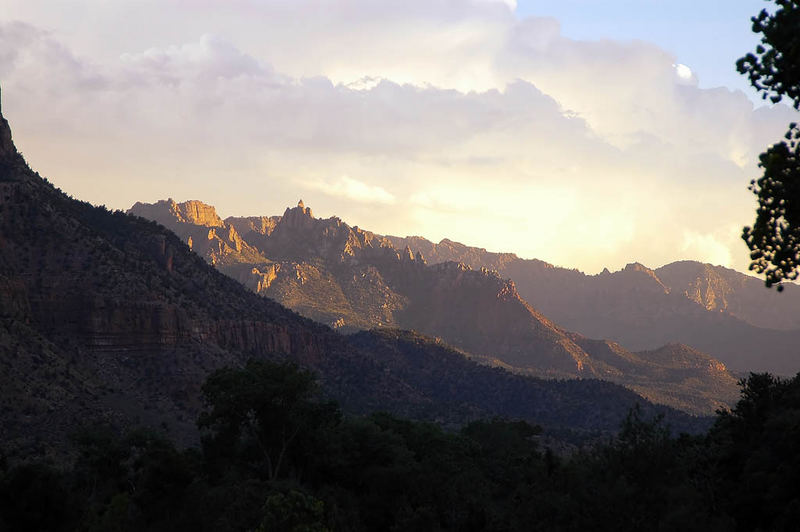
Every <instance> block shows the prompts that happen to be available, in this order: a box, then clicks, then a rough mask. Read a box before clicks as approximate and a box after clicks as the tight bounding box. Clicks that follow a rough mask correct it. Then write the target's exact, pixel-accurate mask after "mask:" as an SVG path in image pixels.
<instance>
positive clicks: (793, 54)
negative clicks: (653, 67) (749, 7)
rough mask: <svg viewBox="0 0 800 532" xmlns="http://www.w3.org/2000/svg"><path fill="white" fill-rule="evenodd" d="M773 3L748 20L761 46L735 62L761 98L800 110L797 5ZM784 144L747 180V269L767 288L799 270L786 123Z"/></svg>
mask: <svg viewBox="0 0 800 532" xmlns="http://www.w3.org/2000/svg"><path fill="white" fill-rule="evenodd" d="M770 1H774V3H775V5H776V7H777V9H776V10H775V11H774V12H773V13H769V12H768V11H767V10H766V9H764V10H762V11H761V12H760V13H759V14H758V15H756V16H755V17H753V18H752V21H753V31H754V32H755V33H760V34H761V35H762V37H761V44H759V45H758V46H757V47H756V50H755V54H753V53H749V54H747V55H746V56H744V57H742V58H741V59H739V61H738V62H737V63H736V67H737V70H738V71H739V72H740V73H741V74H744V75H746V76H747V77H748V79H749V80H750V84H751V85H752V86H753V87H754V88H755V89H756V90H758V91H759V92H760V93H761V96H762V98H763V99H767V98H769V99H770V101H772V102H773V103H778V102H780V101H781V100H782V99H783V98H784V97H785V98H787V99H789V100H791V101H792V105H793V107H794V108H795V109H800V2H799V1H798V0H770ZM784 138H785V140H783V141H781V142H779V143H777V144H774V145H773V146H771V147H770V148H769V149H767V151H766V152H764V153H762V154H761V155H760V157H759V160H760V162H759V166H760V167H761V168H763V169H764V174H763V176H762V177H761V178H759V179H758V180H755V179H754V180H753V181H751V182H750V187H749V188H750V190H751V191H752V192H753V193H754V194H755V195H756V196H757V197H758V208H757V209H756V220H755V223H754V224H753V227H745V228H744V230H743V232H742V238H743V239H744V241H745V242H746V243H747V246H748V247H749V248H750V258H751V259H752V262H751V263H750V269H751V270H755V271H756V272H757V273H759V274H764V276H765V281H766V285H767V286H768V287H769V286H772V285H773V284H778V290H779V291H780V290H782V289H783V287H782V286H781V285H780V284H779V283H780V282H781V281H784V280H794V279H797V277H798V267H800V144H799V143H798V140H800V129H798V127H797V124H796V123H791V124H789V130H788V131H787V132H786V135H785V136H784Z"/></svg>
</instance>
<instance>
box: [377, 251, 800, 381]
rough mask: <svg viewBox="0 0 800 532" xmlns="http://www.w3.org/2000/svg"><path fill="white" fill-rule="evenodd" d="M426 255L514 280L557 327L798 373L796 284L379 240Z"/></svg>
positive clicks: (695, 269)
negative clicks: (585, 268) (589, 269)
mask: <svg viewBox="0 0 800 532" xmlns="http://www.w3.org/2000/svg"><path fill="white" fill-rule="evenodd" d="M387 238H388V239H389V240H390V241H392V242H393V243H394V244H395V245H398V246H399V245H409V246H410V247H411V249H413V250H419V251H421V252H423V253H425V256H426V258H427V260H428V262H430V263H437V262H444V261H450V260H458V261H461V262H464V263H466V264H469V265H470V266H472V267H473V268H480V267H486V268H492V269H495V270H497V271H498V273H499V274H500V275H501V276H503V277H509V278H511V279H514V282H515V284H516V286H517V289H518V290H519V293H520V295H521V296H522V297H523V298H524V299H525V300H526V301H529V302H530V303H531V305H533V306H534V307H536V308H537V309H538V310H539V311H541V312H542V313H543V314H545V315H546V316H548V317H550V318H551V319H552V320H554V321H555V322H556V323H559V324H560V325H561V326H563V327H565V328H567V329H569V330H573V331H577V332H580V333H581V334H583V335H585V336H588V337H591V338H608V339H611V340H614V341H616V342H619V343H621V344H622V345H624V346H626V347H627V348H629V349H633V350H646V349H655V348H657V347H659V346H662V345H664V344H668V343H670V342H680V343H683V344H687V345H691V346H693V347H695V348H697V349H699V350H701V351H703V352H705V353H708V354H710V355H711V356H713V357H714V358H716V359H718V360H720V361H722V362H724V363H725V365H726V366H728V367H729V368H730V369H732V370H735V371H738V372H747V371H769V372H772V373H775V374H778V375H794V374H795V373H797V372H798V371H800V286H796V285H792V284H787V285H786V287H785V288H786V289H785V290H784V292H782V293H778V292H776V291H775V290H767V289H766V288H765V287H764V284H763V282H762V281H760V280H759V279H756V278H753V277H750V276H748V275H744V274H742V273H739V272H736V271H734V270H730V269H727V268H723V267H720V266H712V265H710V264H702V263H699V262H694V261H680V262H675V263H672V264H668V265H666V266H662V267H661V268H658V269H656V270H652V269H650V268H647V267H645V266H643V265H641V264H638V263H634V264H629V265H627V266H626V267H625V268H624V269H622V270H620V271H617V272H609V271H608V270H605V271H603V272H602V273H599V274H597V275H586V274H584V273H582V272H580V271H578V270H574V269H567V268H561V267H557V266H553V265H551V264H548V263H546V262H543V261H540V260H536V259H530V260H529V259H520V258H519V257H517V256H516V255H513V254H510V253H492V252H487V251H486V250H485V249H482V248H474V247H469V246H465V245H463V244H459V243H457V242H452V241H450V240H442V242H440V243H439V244H432V243H431V242H429V241H427V240H425V239H422V238H420V237H407V238H399V237H387Z"/></svg>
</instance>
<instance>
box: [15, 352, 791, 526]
mask: <svg viewBox="0 0 800 532" xmlns="http://www.w3.org/2000/svg"><path fill="white" fill-rule="evenodd" d="M741 384H742V398H741V400H740V401H739V403H738V404H737V406H736V407H735V408H734V409H733V410H732V411H730V412H723V413H720V414H719V415H718V417H717V420H716V423H715V425H714V427H713V428H712V430H711V431H710V433H709V434H708V435H707V436H691V437H690V436H686V435H683V436H680V437H677V438H676V437H673V436H672V435H671V432H670V430H669V428H668V427H666V426H665V425H664V423H663V419H662V418H661V417H660V416H655V417H648V416H647V415H646V414H644V413H643V410H641V409H639V408H635V409H633V410H632V411H631V412H630V413H629V415H628V417H627V419H626V421H625V422H624V423H623V424H622V426H621V428H620V432H619V434H618V435H617V437H616V438H614V439H610V440H608V441H605V442H601V443H599V444H597V445H595V446H593V447H589V448H585V449H583V450H581V451H579V452H577V453H574V454H571V455H560V456H559V455H557V454H555V453H553V452H552V451H551V450H549V449H547V448H543V445H542V442H541V441H540V438H541V436H540V432H541V431H540V429H539V428H538V427H535V426H531V425H529V424H527V423H525V422H522V421H513V420H505V419H500V418H494V419H489V420H478V421H474V422H472V423H469V424H467V425H465V426H464V427H462V428H461V430H459V431H458V432H453V431H445V430H443V429H442V428H440V427H439V426H438V425H435V424H432V423H423V422H418V421H411V420H405V419H399V418H396V417H394V416H392V415H389V414H385V413H376V414H373V415H371V416H367V417H352V418H343V417H341V416H340V415H339V414H338V411H337V410H336V409H331V405H330V404H329V403H325V402H324V401H321V400H320V399H319V398H318V397H316V395H315V389H316V383H315V380H314V378H313V375H311V374H309V373H308V372H306V371H304V370H301V369H298V368H297V367H295V366H292V365H289V364H278V363H270V364H264V363H256V362H251V363H250V364H248V365H247V366H246V367H245V368H243V369H223V370H220V371H217V372H216V373H214V374H213V375H212V376H211V377H209V379H208V381H207V383H206V386H205V388H204V392H205V394H206V398H207V400H208V409H207V411H206V412H205V413H204V415H203V417H202V418H201V421H200V423H201V425H203V426H204V427H205V430H206V431H207V439H206V442H205V444H204V446H203V448H202V449H201V450H197V449H186V450H183V451H181V450H178V449H176V448H175V447H174V445H173V444H172V443H170V442H169V441H167V440H164V439H163V438H161V437H159V436H157V435H155V434H153V433H151V432H147V431H134V432H131V433H128V434H126V435H119V434H116V433H114V432H112V431H110V430H106V429H102V428H99V429H98V428H95V429H92V430H88V431H86V432H84V433H83V434H81V435H79V436H78V437H77V438H76V440H75V441H76V445H77V458H76V460H75V462H74V463H73V465H72V466H71V468H69V469H65V470H59V469H56V468H54V467H53V466H51V465H48V464H44V463H38V464H37V463H29V464H16V465H13V466H11V467H9V468H0V528H2V529H3V530H81V531H95V530H98V531H99V530H103V531H105V530H120V531H128V530H130V531H134V530H136V531H139V530H154V531H167V530H169V531H182V530H192V531H204V530H209V531H211V530H213V531H217V530H223V531H226V530H231V531H232V530H242V531H244V530H263V531H266V530H287V531H294V532H327V531H334V530H336V531H339V530H342V531H366V530H415V531H416V530H420V531H427V530H431V531H432V530H464V531H472V530H474V531H478V530H498V531H499V530H502V531H516V530H615V531H616V530H631V531H638V530H704V531H705V530H792V529H794V528H795V527H796V522H797V519H798V518H800V496H798V492H797V489H796V486H797V485H798V483H799V482H800V457H799V456H798V455H797V453H796V450H797V449H798V448H800V375H799V376H798V377H795V378H794V379H791V380H780V379H776V378H774V377H771V376H769V375H751V376H750V378H749V379H747V380H746V381H742V383H741ZM262 387H263V389H261V388H262ZM312 420H316V421H312ZM287 434H294V436H293V438H292V439H291V441H290V442H289V445H287V446H286V447H285V449H284V448H283V447H282V443H283V442H284V441H285V440H284V439H283V438H284V436H285V435H287ZM211 442H213V443H214V445H211V444H210V443H211ZM259 442H260V443H259ZM222 444H229V445H230V451H229V452H227V453H224V452H223V451H222V449H221V448H220V446H222ZM262 445H263V450H262V449H261V446H262ZM284 451H285V452H284ZM275 452H278V453H279V454H280V453H281V452H284V459H283V462H282V464H283V465H282V466H281V467H277V466H276V464H275V462H276V460H275V458H274V456H273V457H271V458H270V460H272V461H273V466H274V467H273V470H272V473H271V474H270V472H269V471H268V469H265V466H266V463H267V455H270V453H272V454H274V453H275ZM300 472H302V473H303V474H302V475H301V474H299V473H300Z"/></svg>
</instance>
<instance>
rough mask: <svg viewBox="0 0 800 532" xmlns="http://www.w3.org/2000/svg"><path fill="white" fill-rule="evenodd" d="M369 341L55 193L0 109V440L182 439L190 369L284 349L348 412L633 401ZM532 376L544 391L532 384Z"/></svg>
mask: <svg viewBox="0 0 800 532" xmlns="http://www.w3.org/2000/svg"><path fill="white" fill-rule="evenodd" d="M0 116H2V115H1V114H0ZM375 342H377V343H376V344H375V345H374V346H371V347H370V348H369V349H367V348H365V347H362V346H361V345H359V344H357V343H355V342H353V341H351V340H350V339H348V338H346V337H343V336H341V335H339V334H337V333H336V332H334V331H331V330H330V329H329V328H328V327H325V326H323V325H319V324H316V323H314V322H312V321H310V320H308V319H305V318H302V317H300V316H298V315H297V314H295V313H294V312H292V311H290V310H287V309H286V308H284V307H282V306H280V305H279V304H277V303H275V302H274V301H271V300H269V299H266V298H262V297H258V296H257V295H255V294H254V293H252V292H250V291H248V290H246V289H245V288H244V287H242V286H241V284H239V283H237V282H235V281H234V280H232V279H230V278H229V277H227V276H225V275H223V274H221V273H219V272H218V271H217V270H215V269H214V268H212V267H211V266H209V265H208V264H207V263H206V262H205V261H204V260H203V259H202V258H200V257H199V256H197V255H196V254H195V253H192V252H191V251H190V249H189V247H188V246H187V245H186V244H185V243H184V242H182V241H181V240H180V239H179V238H178V237H177V236H176V235H175V234H173V233H171V232H169V231H167V230H165V229H164V228H163V227H161V226H160V225H158V224H156V223H154V222H148V221H146V220H144V219H142V218H139V217H134V216H130V215H126V214H124V213H121V212H109V211H107V210H105V209H104V208H98V207H93V206H91V205H89V204H87V203H83V202H80V201H76V200H74V199H71V198H69V197H68V196H66V195H65V194H64V193H62V192H61V191H59V190H57V189H56V188H54V187H53V186H52V185H50V184H49V183H47V182H46V181H45V180H43V179H42V178H40V177H39V176H38V174H36V173H34V172H33V171H31V170H30V169H29V168H28V167H27V165H26V164H25V161H24V160H23V159H22V157H21V156H19V154H18V153H17V151H16V149H15V148H14V146H13V143H12V142H11V133H10V130H9V129H8V125H7V123H6V122H5V120H0V433H2V434H3V438H2V446H3V447H4V450H5V451H6V452H11V453H12V454H18V455H31V454H39V455H41V454H43V453H46V452H56V453H57V454H58V453H63V452H64V449H65V447H64V445H65V441H66V439H67V435H68V434H69V433H70V432H71V431H73V430H75V429H76V428H78V427H80V426H83V425H85V424H87V423H92V422H96V421H104V422H110V423H112V424H114V425H117V426H130V425H135V424H142V425H146V426H150V427H153V428H159V429H160V430H163V431H165V432H167V433H169V434H170V435H171V436H172V437H174V438H176V439H178V440H180V441H183V442H184V443H186V442H192V441H196V439H197V433H196V429H195V427H194V419H195V416H196V415H197V413H198V410H199V408H200V406H201V405H200V396H199V387H200V385H201V383H202V381H203V380H204V379H205V377H206V375H207V374H208V373H209V372H210V371H211V370H213V369H215V368H218V367H220V366H223V365H240V364H242V363H243V362H244V361H245V360H247V359H249V358H252V357H255V358H283V359H290V360H294V361H296V362H298V363H300V364H302V365H304V366H306V367H309V368H311V369H313V370H315V371H317V372H318V373H319V374H320V377H321V383H322V385H323V388H324V390H325V391H326V393H327V394H328V395H330V396H332V397H334V398H336V399H337V400H339V401H340V402H341V403H342V405H343V407H344V408H345V409H346V410H348V411H351V412H368V411H374V410H376V409H385V410H389V411H392V412H396V413H398V414H402V415H408V416H412V417H418V418H426V419H439V420H441V421H444V422H448V423H458V422H462V421H465V420H468V419H472V418H474V417H475V416H494V415H515V414H514V412H518V413H520V417H522V418H524V419H527V420H529V421H531V422H534V423H537V422H542V421H545V420H546V421H553V422H554V423H558V424H559V425H561V426H566V427H570V428H572V429H576V430H607V431H613V430H615V429H616V427H617V425H618V423H619V422H620V421H621V420H622V419H623V418H624V416H625V413H626V412H627V410H628V408H630V406H631V405H632V404H634V402H636V401H639V402H641V399H640V398H639V397H638V396H637V395H635V394H633V393H632V392H630V391H628V390H625V389H623V388H621V387H618V386H613V385H608V386H605V387H604V388H603V392H602V393H603V394H606V395H604V398H603V410H602V411H600V409H599V408H598V407H596V406H595V403H593V402H591V401H588V402H587V401H586V397H587V395H591V394H589V393H588V392H587V390H588V389H587V388H584V385H583V384H582V383H581V382H578V381H576V382H571V383H549V382H548V383H545V382H543V381H540V380H537V379H533V378H521V377H519V376H515V375H512V374H510V373H508V372H504V371H501V370H498V369H494V368H490V367H486V366H479V365H477V364H474V363H471V362H469V361H467V360H465V359H464V357H463V355H461V354H459V353H457V352H455V351H452V350H450V351H447V352H448V353H450V355H449V356H450V357H457V358H458V360H460V361H461V366H460V368H461V370H460V371H459V372H458V373H449V374H450V381H449V382H450V385H449V387H448V388H445V389H443V388H441V387H439V386H438V385H437V383H436V382H435V381H426V380H425V379H423V378H422V376H421V375H417V374H415V373H414V370H413V368H412V370H410V371H411V373H410V374H409V373H408V372H409V364H408V361H407V360H406V359H401V358H399V354H403V356H412V355H413V356H415V357H417V358H419V359H422V360H426V361H427V362H426V367H429V368H433V369H435V370H436V371H439V372H441V373H443V374H446V373H448V372H450V364H451V361H450V360H443V359H442V357H441V356H440V354H441V353H439V352H437V351H436V350H432V349H428V348H427V347H426V346H425V345H423V344H419V343H417V342H416V341H411V340H407V339H403V338H399V339H397V340H396V341H395V343H394V345H395V346H400V347H399V348H398V349H394V348H391V349H390V348H389V347H386V348H385V349H386V350H383V348H381V347H380V345H381V344H382V343H383V340H380V341H379V340H375ZM485 379H491V382H492V383H493V384H492V386H493V387H496V395H495V398H494V399H493V400H491V401H485V400H484V398H483V397H477V396H476V397H472V398H470V396H469V390H471V389H480V387H482V386H486V383H485ZM510 383H513V386H516V387H519V388H520V389H524V390H527V392H525V393H526V394H527V395H525V397H527V399H526V400H527V401H528V403H527V404H515V408H514V410H513V411H512V410H510V409H509V408H508V405H509V404H510V402H511V401H510V399H509V398H508V397H507V396H506V395H505V392H504V390H505V389H506V384H508V385H509V386H510V385H511V384H510ZM587 386H590V387H592V386H595V387H596V385H592V384H588V385H587ZM542 387H545V388H546V389H548V390H556V392H554V393H550V394H543V393H540V392H539V391H537V390H539V389H541V388H542ZM592 389H594V388H592ZM448 390H450V391H448ZM454 390H458V393H455V392H454ZM576 390H578V391H577V392H576ZM595 399H596V398H595ZM539 400H541V401H551V400H552V401H555V402H554V403H552V404H546V403H545V402H537V401H539ZM610 405H613V406H610ZM645 409H646V410H647V411H649V412H650V413H654V412H655V411H657V410H658V411H663V412H666V414H667V417H668V418H669V419H670V420H672V422H673V426H674V427H676V428H678V429H684V430H686V429H689V430H692V429H694V430H696V429H698V428H701V427H702V425H703V424H704V421H702V420H700V421H698V420H696V419H694V418H690V417H688V416H686V415H683V414H681V413H678V412H676V411H674V410H671V409H667V408H661V407H658V408H656V407H654V406H652V404H650V403H645ZM543 412H547V413H548V414H547V416H545V415H544V414H543Z"/></svg>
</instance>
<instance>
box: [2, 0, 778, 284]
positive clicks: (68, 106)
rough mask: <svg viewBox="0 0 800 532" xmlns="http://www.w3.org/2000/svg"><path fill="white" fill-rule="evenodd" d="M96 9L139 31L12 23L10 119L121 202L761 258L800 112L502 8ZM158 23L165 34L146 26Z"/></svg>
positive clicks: (732, 259) (613, 250)
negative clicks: (765, 202)
mask: <svg viewBox="0 0 800 532" xmlns="http://www.w3.org/2000/svg"><path fill="white" fill-rule="evenodd" d="M87 2H88V0H85V1H84V2H83V3H80V2H79V3H78V4H77V5H82V6H84V8H85V9H88V8H89V7H91V8H92V9H93V13H94V16H95V17H96V18H95V19H94V20H93V24H94V25H95V26H96V27H98V28H103V30H102V31H108V32H111V31H112V30H115V31H116V32H117V33H118V34H119V35H118V36H119V38H118V39H107V38H105V37H103V39H102V40H100V39H101V37H102V35H100V36H94V33H92V32H91V31H86V32H81V31H78V29H80V28H81V27H83V26H82V25H83V24H85V22H82V21H81V20H79V19H78V17H75V19H74V21H73V22H63V21H68V13H66V12H64V13H61V15H59V16H60V17H61V18H60V19H58V20H56V19H52V18H50V17H53V16H54V15H52V13H51V12H50V11H47V10H46V9H44V7H40V9H41V11H40V14H41V17H42V20H47V21H49V22H47V23H46V24H47V27H56V28H60V29H55V30H51V31H43V30H41V29H39V28H37V27H36V26H33V25H31V24H29V23H0V75H1V76H2V81H3V96H4V102H3V103H4V105H3V109H4V112H5V113H6V114H7V115H8V117H9V118H10V119H11V123H12V127H14V132H15V139H16V140H17V142H18V144H19V145H20V147H21V149H22V150H23V151H24V153H25V155H26V157H28V159H30V160H31V161H32V163H33V164H34V166H35V167H36V168H37V169H39V170H40V171H41V172H42V174H43V175H46V176H48V178H50V179H51V180H53V181H54V182H56V183H57V184H58V185H59V186H61V187H62V188H63V189H65V190H67V191H68V192H70V193H72V194H74V195H76V196H78V197H81V198H85V199H88V200H91V201H93V202H96V203H104V204H107V205H110V206H113V207H117V208H127V207H129V206H130V204H132V203H133V202H134V201H148V200H150V201H151V200H155V199H159V198H163V197H167V196H172V197H175V198H190V197H191V198H202V199H204V200H206V201H208V202H211V203H215V204H216V205H217V207H218V209H219V211H220V212H223V213H226V214H275V213H280V212H283V209H284V208H285V207H286V205H289V204H291V203H293V202H294V201H295V200H296V198H297V197H298V195H299V194H298V190H297V189H298V188H302V189H303V190H304V192H303V194H302V196H303V198H304V199H305V200H306V203H307V204H309V205H311V206H312V207H313V208H314V210H315V211H317V212H330V213H332V214H336V215H338V216H340V217H342V218H343V219H344V220H345V221H348V222H350V223H352V224H357V225H359V226H362V227H366V228H368V229H372V230H376V231H379V232H381V233H389V234H392V233H406V234H421V235H425V236H428V237H430V238H434V239H438V238H442V237H449V238H454V239H457V240H461V241H463V242H465V243H468V244H473V245H479V246H482V247H486V248H489V249H493V250H503V251H515V252H518V253H519V254H521V255H523V256H526V257H538V258H541V259H544V260H548V261H551V262H555V263H558V264H561V265H565V266H570V267H580V268H583V269H585V270H587V271H599V270H601V269H602V268H603V267H604V266H608V267H609V268H611V269H615V268H619V267H621V266H622V265H624V264H626V263H628V262H632V261H634V260H637V261H640V262H643V263H646V264H649V265H659V264H663V263H665V262H669V261H671V260H675V259H676V258H701V259H702V260H708V261H712V260H713V261H722V260H726V261H728V262H729V263H730V265H731V266H734V267H737V268H739V269H743V268H745V267H746V262H747V254H746V250H744V248H742V246H741V243H740V242H738V236H737V235H734V237H730V238H729V236H728V233H727V232H726V231H727V228H730V227H741V226H742V225H745V224H747V223H751V218H752V215H753V212H754V211H753V209H754V205H755V204H754V202H753V199H752V197H751V195H750V194H749V192H748V191H747V190H746V185H747V182H748V181H749V179H751V178H752V177H754V176H755V175H756V172H757V168H756V166H755V161H756V156H757V154H758V153H759V152H760V151H762V150H763V149H764V147H765V146H766V145H768V144H769V143H770V142H772V141H774V140H776V139H778V138H780V136H781V135H782V133H783V130H784V128H785V126H786V124H787V123H788V122H789V121H791V116H792V111H791V110H790V109H789V108H787V107H785V106H776V107H774V108H760V109H755V110H754V108H753V105H752V103H751V102H750V101H749V100H748V98H747V97H746V96H745V95H744V94H742V93H736V92H732V91H728V90H726V89H713V90H706V89H700V88H699V87H698V85H697V84H696V83H695V82H693V81H692V80H690V79H684V78H682V77H681V76H680V75H679V74H680V73H679V72H678V68H677V61H676V59H675V58H674V57H673V56H672V55H671V54H670V53H668V52H667V51H664V50H661V49H659V48H657V47H655V46H653V45H650V44H648V43H644V42H638V41H632V42H614V41H578V40H573V39H568V38H566V37H564V36H563V35H562V34H561V30H560V27H559V24H558V22H557V21H555V20H553V19H548V18H526V19H522V20H520V19H517V18H516V17H515V16H514V15H513V13H512V12H511V10H510V9H509V7H511V6H510V5H505V3H503V2H500V1H497V2H489V1H479V0H463V1H455V0H425V1H422V0H404V1H400V0H397V1H394V0H392V1H387V2H367V1H366V0H348V1H347V2H340V3H336V7H337V8H336V9H332V8H331V6H332V5H334V4H333V3H331V2H324V1H321V0H320V1H311V0H296V1H295V2H290V3H287V2H269V1H253V0H236V1H234V2H228V3H220V2H212V1H207V2H194V3H191V5H189V4H188V3H186V2H178V1H172V2H158V3H155V2H147V1H146V2H142V3H140V4H136V6H135V7H136V9H134V8H133V7H132V6H134V4H130V3H126V2H120V3H119V4H116V7H113V8H112V7H111V6H109V5H106V4H103V5H102V6H100V5H99V4H98V5H95V3H92V2H88V3H87ZM10 4H11V5H10V11H14V12H15V13H20V14H22V15H24V14H25V13H33V12H34V11H33V10H34V9H35V6H37V5H38V4H37V0H30V3H29V4H22V3H18V2H16V0H11V2H10ZM42 5H44V4H42ZM26 6H34V7H26ZM87 6H88V7H87ZM120 6H122V7H120ZM125 6H127V9H126V8H125ZM95 8H96V9H95ZM59 9H60V8H59ZM26 10H28V11H26ZM56 11H58V10H56ZM75 11H76V12H78V13H79V12H81V10H80V9H77V8H75ZM155 12H157V13H159V17H157V18H156V19H155V22H153V25H152V26H151V32H150V33H148V34H143V33H136V32H133V31H132V30H128V29H126V28H132V27H133V28H135V27H137V25H136V24H137V21H138V19H139V18H143V17H150V18H152V15H153V13H155ZM188 14H191V15H192V16H191V17H189V16H187V15H188ZM123 15H124V16H123ZM30 16H32V15H30ZM59 20H60V21H62V22H60V23H63V24H67V26H58V25H57V24H56V23H57V22H58V21H59ZM69 20H71V19H69ZM65 28H66V29H65ZM98 31H100V30H98ZM92 39H98V40H97V42H93V41H92ZM67 43H69V44H67ZM72 43H75V44H72ZM154 43H157V44H154ZM100 44H103V45H104V47H103V46H100ZM123 47H124V48H123ZM78 50H83V52H80V51H78ZM94 50H99V51H98V52H94ZM90 53H91V54H92V55H89V54H90ZM94 54H96V55H94ZM693 75H694V74H693ZM320 176H340V177H338V178H321V177H320ZM364 176H368V177H364ZM720 228H722V229H720ZM687 235H688V236H687ZM709 235H710V236H709ZM725 250H727V253H728V255H725ZM679 254H680V255H681V256H680V257H678V256H677V255H679Z"/></svg>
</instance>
